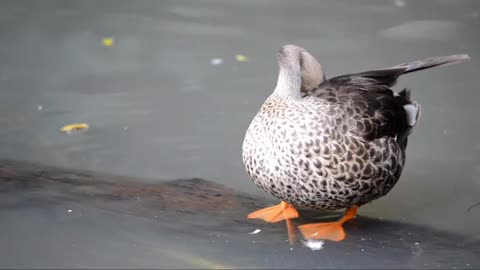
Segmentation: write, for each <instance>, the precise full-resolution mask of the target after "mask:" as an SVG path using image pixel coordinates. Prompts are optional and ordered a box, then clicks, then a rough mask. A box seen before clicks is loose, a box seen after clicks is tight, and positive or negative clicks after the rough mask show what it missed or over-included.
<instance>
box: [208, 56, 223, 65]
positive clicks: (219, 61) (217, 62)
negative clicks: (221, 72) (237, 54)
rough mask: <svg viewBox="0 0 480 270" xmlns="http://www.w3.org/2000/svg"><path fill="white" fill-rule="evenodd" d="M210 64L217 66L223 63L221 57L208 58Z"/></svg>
mask: <svg viewBox="0 0 480 270" xmlns="http://www.w3.org/2000/svg"><path fill="white" fill-rule="evenodd" d="M210 64H212V65H214V66H217V65H221V64H223V59H222V58H212V59H210Z"/></svg>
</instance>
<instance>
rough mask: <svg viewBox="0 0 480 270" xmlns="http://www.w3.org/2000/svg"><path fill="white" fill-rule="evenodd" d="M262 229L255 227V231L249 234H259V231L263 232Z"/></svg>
mask: <svg viewBox="0 0 480 270" xmlns="http://www.w3.org/2000/svg"><path fill="white" fill-rule="evenodd" d="M261 231H262V230H260V229H255V230H254V231H252V232H249V233H248V234H257V233H259V232H261Z"/></svg>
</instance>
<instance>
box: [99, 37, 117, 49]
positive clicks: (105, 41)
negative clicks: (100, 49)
mask: <svg viewBox="0 0 480 270" xmlns="http://www.w3.org/2000/svg"><path fill="white" fill-rule="evenodd" d="M102 44H103V46H105V47H111V46H113V44H115V40H114V39H113V37H107V38H103V39H102Z"/></svg>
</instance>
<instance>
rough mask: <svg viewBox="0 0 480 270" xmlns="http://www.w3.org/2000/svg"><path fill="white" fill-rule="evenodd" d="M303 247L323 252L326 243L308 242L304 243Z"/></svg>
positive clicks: (319, 241) (321, 241)
mask: <svg viewBox="0 0 480 270" xmlns="http://www.w3.org/2000/svg"><path fill="white" fill-rule="evenodd" d="M302 243H303V245H304V246H306V247H308V248H309V249H311V250H321V249H323V244H325V241H323V240H308V241H302Z"/></svg>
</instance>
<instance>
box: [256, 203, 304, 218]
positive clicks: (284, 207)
mask: <svg viewBox="0 0 480 270" xmlns="http://www.w3.org/2000/svg"><path fill="white" fill-rule="evenodd" d="M248 218H249V219H253V218H258V219H263V220H265V221H266V222H269V223H275V222H279V221H282V220H286V219H287V220H288V219H294V218H298V212H297V210H296V209H295V207H293V206H292V205H290V204H288V203H286V202H281V203H280V204H277V205H274V206H271V207H267V208H263V209H260V210H258V211H255V212H253V213H251V214H250V215H248Z"/></svg>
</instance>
